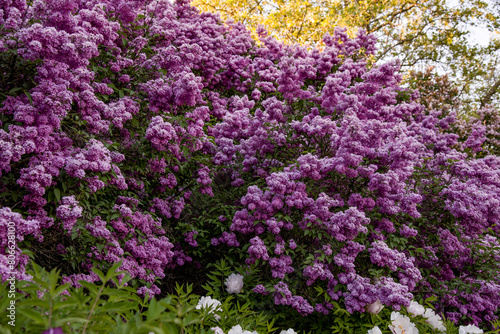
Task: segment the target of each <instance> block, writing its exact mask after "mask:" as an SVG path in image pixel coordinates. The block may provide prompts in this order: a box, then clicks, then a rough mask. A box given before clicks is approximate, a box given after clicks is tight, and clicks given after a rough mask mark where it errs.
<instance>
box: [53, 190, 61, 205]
mask: <svg viewBox="0 0 500 334" xmlns="http://www.w3.org/2000/svg"><path fill="white" fill-rule="evenodd" d="M54 196H55V198H56V202H57V203H59V201H60V200H61V191H60V190H59V189H57V188H55V189H54Z"/></svg>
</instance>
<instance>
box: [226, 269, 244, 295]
mask: <svg viewBox="0 0 500 334" xmlns="http://www.w3.org/2000/svg"><path fill="white" fill-rule="evenodd" d="M226 287H227V292H228V293H240V291H241V289H243V275H240V274H231V275H229V277H228V278H227V279H226Z"/></svg>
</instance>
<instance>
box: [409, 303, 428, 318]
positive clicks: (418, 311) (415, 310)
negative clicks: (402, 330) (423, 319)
mask: <svg viewBox="0 0 500 334" xmlns="http://www.w3.org/2000/svg"><path fill="white" fill-rule="evenodd" d="M406 310H407V311H408V312H409V313H411V314H413V315H422V314H424V313H425V307H423V306H422V305H420V304H419V303H417V302H416V301H413V300H412V301H411V302H410V306H408V307H407V308H406Z"/></svg>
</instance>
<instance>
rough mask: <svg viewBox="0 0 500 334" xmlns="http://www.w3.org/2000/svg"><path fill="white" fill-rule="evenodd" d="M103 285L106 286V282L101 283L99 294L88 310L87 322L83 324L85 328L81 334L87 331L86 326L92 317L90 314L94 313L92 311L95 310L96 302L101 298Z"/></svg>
mask: <svg viewBox="0 0 500 334" xmlns="http://www.w3.org/2000/svg"><path fill="white" fill-rule="evenodd" d="M105 284H106V282H103V284H102V286H101V288H100V289H99V292H98V293H97V297H96V298H95V301H94V305H92V308H91V309H90V313H89V315H88V317H87V322H86V323H85V326H83V332H82V334H85V332H86V330H87V325H88V323H89V322H90V317H91V316H92V313H94V309H95V307H96V305H97V302H98V301H99V299H100V298H101V293H102V290H104V285H105Z"/></svg>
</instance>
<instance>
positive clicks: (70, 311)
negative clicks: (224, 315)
mask: <svg viewBox="0 0 500 334" xmlns="http://www.w3.org/2000/svg"><path fill="white" fill-rule="evenodd" d="M119 266H120V263H116V264H115V265H114V266H113V267H112V268H111V269H110V270H109V271H108V272H107V273H106V274H104V273H102V272H101V271H100V270H98V269H94V272H95V273H96V274H97V275H98V276H99V279H100V282H99V283H97V284H93V283H88V282H85V281H80V283H81V285H82V286H81V287H78V288H74V287H71V286H70V284H60V277H59V271H58V270H56V269H53V270H52V271H50V272H47V271H46V270H45V269H43V268H41V267H40V266H38V265H36V264H34V263H33V264H32V268H33V271H32V272H30V274H31V275H33V281H32V282H29V281H21V282H18V284H17V288H18V290H19V293H16V296H15V302H16V303H15V306H16V322H15V324H16V327H15V329H16V331H13V329H12V327H11V326H10V325H8V324H6V323H4V322H5V321H6V319H7V318H6V317H2V323H0V333H6V334H7V333H14V332H15V333H41V332H42V331H44V330H46V329H49V328H57V327H61V328H62V329H63V331H64V332H65V333H88V334H90V333H117V334H118V333H120V334H124V333H134V334H135V333H137V334H139V333H150V332H153V333H158V334H167V333H168V334H170V333H172V334H175V333H193V334H194V333H209V329H208V327H207V326H206V325H203V321H205V322H207V320H210V318H211V317H210V316H207V315H203V314H201V313H200V312H199V311H198V310H196V309H195V306H196V303H197V302H198V298H197V296H196V295H194V294H192V286H187V287H186V288H184V287H182V286H179V285H178V286H177V289H176V293H177V294H176V295H172V296H167V297H165V298H163V299H161V300H158V301H157V300H156V299H151V300H148V298H147V297H146V298H145V299H144V300H142V299H141V298H140V297H138V296H137V293H136V290H135V289H134V288H132V287H129V286H127V282H128V281H129V278H128V275H127V274H124V273H123V272H117V269H118V267H119ZM0 296H2V298H1V300H2V302H1V305H0V306H1V308H2V309H5V308H6V307H7V304H6V303H9V300H10V299H9V298H7V284H6V283H5V284H2V285H1V286H0ZM212 322H214V321H212ZM21 329H22V330H21Z"/></svg>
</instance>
